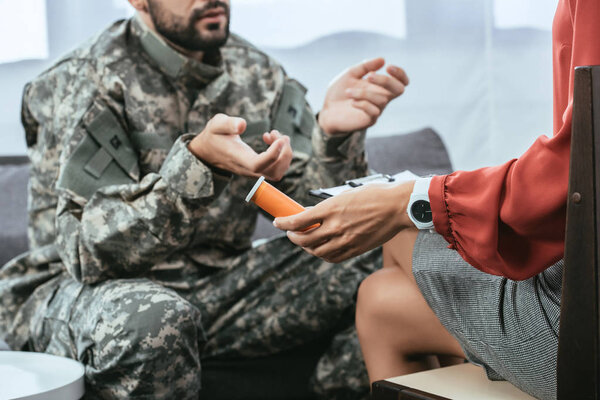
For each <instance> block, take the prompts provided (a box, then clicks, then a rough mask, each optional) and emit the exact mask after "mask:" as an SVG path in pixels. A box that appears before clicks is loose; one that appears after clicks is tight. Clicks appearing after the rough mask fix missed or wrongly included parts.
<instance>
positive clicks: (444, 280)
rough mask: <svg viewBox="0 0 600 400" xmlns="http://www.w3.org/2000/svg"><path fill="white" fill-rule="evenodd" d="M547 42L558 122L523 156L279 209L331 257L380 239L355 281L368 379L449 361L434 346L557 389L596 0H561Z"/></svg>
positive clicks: (529, 388) (523, 383)
mask: <svg viewBox="0 0 600 400" xmlns="http://www.w3.org/2000/svg"><path fill="white" fill-rule="evenodd" d="M553 56H554V57H553V66H554V135H553V137H552V138H548V137H546V136H541V137H540V138H538V139H537V140H536V141H535V143H534V144H533V145H532V146H531V147H530V148H529V149H528V150H527V152H525V153H524V154H523V155H522V156H521V157H520V158H518V159H514V160H511V161H509V162H507V163H505V164H503V165H500V166H497V167H489V168H482V169H479V170H476V171H468V172H466V171H460V172H455V173H453V174H450V175H446V176H435V177H433V178H432V179H427V180H423V179H420V180H417V184H416V185H415V182H409V183H405V184H401V185H388V186H384V185H382V186H369V187H364V188H358V189H354V190H352V191H350V192H347V193H344V194H342V195H339V196H336V197H334V198H332V199H328V200H326V201H324V202H322V203H320V204H319V205H317V206H316V207H314V208H312V209H310V210H308V211H305V212H303V213H301V214H298V215H296V216H293V217H289V218H278V219H277V220H276V221H275V225H276V226H277V227H278V228H280V229H284V230H287V231H288V236H289V238H290V239H291V240H292V241H293V242H295V243H296V244H298V245H300V246H302V247H304V248H305V249H306V250H307V251H308V252H309V253H311V254H314V255H317V256H319V257H322V258H324V259H326V260H328V261H332V262H337V261H341V260H344V259H346V258H349V257H353V256H355V255H358V254H361V253H363V252H365V251H367V250H370V249H372V248H375V247H377V246H379V245H381V244H382V243H385V245H384V250H383V251H384V268H383V269H382V270H380V271H378V272H377V273H375V274H373V275H372V276H370V277H369V278H368V279H366V280H365V282H363V284H362V285H361V287H360V289H359V297H358V306H357V315H356V321H357V322H356V323H357V329H358V333H359V338H360V340H361V345H362V349H363V354H364V357H365V362H366V364H367V369H368V371H369V377H370V379H371V381H374V380H378V379H384V378H389V377H391V376H397V375H402V374H406V373H411V372H416V371H419V370H423V369H427V368H431V367H433V366H435V365H436V364H437V362H438V360H440V361H442V362H446V361H448V359H447V358H446V359H444V358H435V357H432V356H434V355H438V356H439V355H442V356H449V357H466V358H468V359H469V360H471V361H472V362H475V363H477V364H480V365H482V366H483V367H484V368H485V369H486V372H487V373H488V376H489V377H490V378H491V379H506V380H509V381H511V382H512V383H513V384H515V385H516V386H518V387H520V388H521V389H523V390H525V391H526V392H528V393H530V394H532V395H534V396H536V397H538V398H543V399H546V398H547V399H552V398H555V397H556V375H555V374H556V372H555V370H556V349H557V344H558V320H559V310H560V287H561V276H562V266H563V264H562V257H563V250H564V236H565V218H566V200H567V185H568V173H569V151H570V142H571V117H572V99H573V77H574V68H575V67H576V66H580V65H599V64H600V1H598V0H560V2H559V5H558V9H557V11H556V15H555V19H554V26H553ZM422 188H425V189H424V190H423V189H422ZM419 191H421V192H419ZM411 194H413V195H415V196H416V195H420V197H421V198H423V196H425V198H427V197H428V198H429V201H430V207H431V212H432V222H433V226H432V227H434V228H435V231H436V232H437V233H431V232H429V231H428V230H426V229H422V230H420V231H418V230H416V229H415V223H413V221H415V218H414V217H413V218H411V217H409V215H408V214H409V213H408V212H407V206H408V205H409V201H410V197H411ZM315 223H320V224H321V226H320V227H319V228H317V229H314V230H311V231H308V232H305V233H302V232H299V231H300V230H301V228H303V227H307V226H310V225H312V224H315ZM417 225H418V227H420V228H427V227H428V224H427V222H425V223H420V222H418V221H417ZM473 267H474V268H473Z"/></svg>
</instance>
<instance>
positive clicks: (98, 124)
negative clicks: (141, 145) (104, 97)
mask: <svg viewBox="0 0 600 400" xmlns="http://www.w3.org/2000/svg"><path fill="white" fill-rule="evenodd" d="M94 107H96V105H94ZM86 128H87V131H88V132H89V133H90V135H91V136H92V137H93V138H94V139H95V140H96V141H97V142H98V143H99V144H100V147H102V149H103V150H104V151H105V152H106V153H108V154H109V155H110V156H112V158H113V159H114V160H115V162H116V163H117V164H118V165H119V166H120V167H121V168H123V171H125V173H126V174H127V175H129V177H130V178H131V179H133V180H135V181H137V180H139V167H138V158H137V155H136V153H135V151H134V150H133V147H132V145H131V142H130V140H129V138H128V137H127V135H126V134H125V130H124V129H123V127H122V126H121V124H120V123H119V121H117V118H116V117H115V115H114V114H113V113H112V112H111V111H110V110H109V109H107V108H104V109H102V110H100V111H99V113H98V114H97V115H96V116H95V117H94V118H93V119H92V120H91V121H90V122H88V123H86Z"/></svg>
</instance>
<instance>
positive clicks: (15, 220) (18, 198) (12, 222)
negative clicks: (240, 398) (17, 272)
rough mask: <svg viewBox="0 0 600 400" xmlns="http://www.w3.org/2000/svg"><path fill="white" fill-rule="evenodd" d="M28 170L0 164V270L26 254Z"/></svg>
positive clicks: (20, 166) (26, 167) (19, 166)
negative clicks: (0, 190) (0, 267)
mask: <svg viewBox="0 0 600 400" xmlns="http://www.w3.org/2000/svg"><path fill="white" fill-rule="evenodd" d="M28 179H29V166H28V165H26V164H22V165H1V164H0V188H2V194H0V266H2V265H4V264H5V263H6V262H7V261H8V260H10V259H12V258H13V257H16V256H17V255H19V254H21V253H23V252H24V251H26V250H27V248H28V245H27V180H28Z"/></svg>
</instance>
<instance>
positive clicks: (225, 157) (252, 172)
mask: <svg viewBox="0 0 600 400" xmlns="http://www.w3.org/2000/svg"><path fill="white" fill-rule="evenodd" d="M245 130H246V121H245V120H244V119H242V118H236V117H229V116H227V115H225V114H217V115H215V116H214V117H213V118H212V119H211V120H210V121H208V124H206V128H204V130H203V131H202V132H201V133H200V134H199V135H198V136H196V137H195V138H194V139H193V140H192V141H191V142H190V144H189V145H188V149H189V150H190V151H191V152H192V153H193V154H194V155H195V156H196V157H198V158H199V159H200V160H202V161H204V162H205V163H207V164H210V165H212V166H215V167H217V168H220V169H224V170H226V171H230V172H232V173H234V174H236V175H243V176H251V177H258V176H261V175H263V176H264V177H265V178H267V179H269V180H273V181H278V180H280V179H281V178H283V175H284V174H285V173H286V171H287V170H288V168H289V167H290V163H291V161H292V147H291V145H290V138H289V137H287V136H285V135H282V134H281V133H279V132H278V131H271V132H268V133H265V134H263V140H264V142H265V143H266V144H268V145H269V148H268V149H267V150H266V151H264V152H262V153H260V154H257V153H256V152H255V151H254V150H253V149H252V148H251V147H250V146H248V145H247V144H246V143H244V141H243V140H242V139H241V138H240V135H241V134H242V132H244V131H245Z"/></svg>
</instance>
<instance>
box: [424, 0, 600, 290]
mask: <svg viewBox="0 0 600 400" xmlns="http://www.w3.org/2000/svg"><path fill="white" fill-rule="evenodd" d="M552 30H553V66H554V135H553V137H552V138H548V137H546V136H540V137H539V138H538V139H537V140H536V141H535V143H534V144H533V145H532V146H531V147H530V148H529V149H528V150H527V151H526V152H525V153H524V154H523V155H522V156H521V157H520V158H518V159H514V160H511V161H509V162H507V163H506V164H504V165H500V166H497V167H490V168H482V169H479V170H475V171H458V172H455V173H453V174H450V175H446V176H437V177H434V178H433V180H432V181H431V185H430V187H429V197H430V200H431V208H432V211H433V222H434V224H435V229H436V230H437V232H439V233H440V234H441V235H443V236H444V238H445V239H446V240H447V241H448V243H450V246H449V247H450V248H452V249H455V250H456V251H458V252H459V254H460V255H461V256H462V257H463V258H464V259H465V260H466V261H467V262H468V263H469V264H471V265H473V266H474V267H476V268H478V269H480V270H481V271H484V272H487V273H490V274H494V275H502V276H506V277H508V278H511V279H515V280H521V279H527V278H529V277H532V276H534V275H536V274H538V273H539V272H541V271H543V270H544V269H546V268H548V267H549V266H550V265H552V264H554V263H555V262H557V261H558V260H560V259H561V258H562V257H563V255H564V240H565V222H566V205H567V186H568V179H569V151H570V145H571V117H572V104H573V76H574V68H575V67H576V66H582V65H600V1H599V0H560V2H559V4H558V9H557V11H556V15H555V17H554V25H553V29H552Z"/></svg>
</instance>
